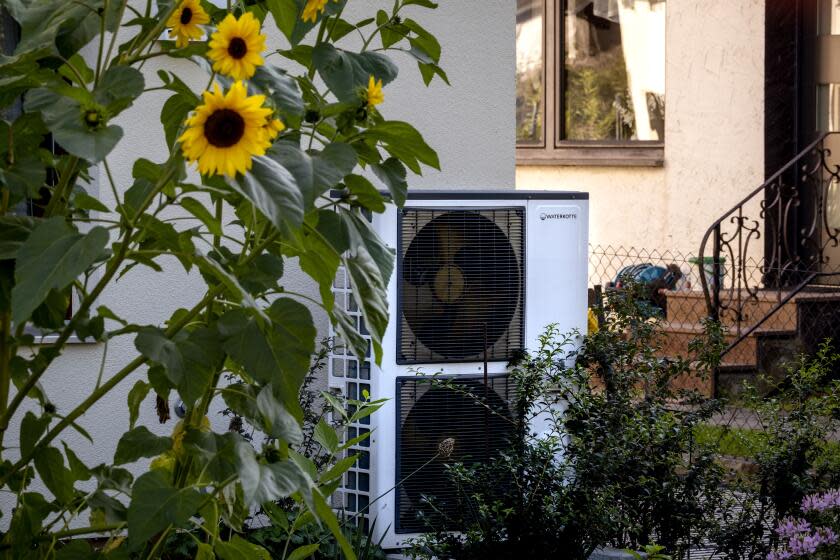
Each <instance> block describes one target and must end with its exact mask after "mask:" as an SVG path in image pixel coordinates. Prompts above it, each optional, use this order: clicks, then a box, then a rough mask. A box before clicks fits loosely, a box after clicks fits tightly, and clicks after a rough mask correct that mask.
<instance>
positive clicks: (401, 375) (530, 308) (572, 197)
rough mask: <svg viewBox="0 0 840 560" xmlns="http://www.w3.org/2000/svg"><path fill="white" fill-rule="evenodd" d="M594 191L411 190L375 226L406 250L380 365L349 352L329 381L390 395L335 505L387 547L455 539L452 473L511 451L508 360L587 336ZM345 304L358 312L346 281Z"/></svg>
mask: <svg viewBox="0 0 840 560" xmlns="http://www.w3.org/2000/svg"><path fill="white" fill-rule="evenodd" d="M587 199H588V196H587V194H586V193H576V192H555V191H514V190H496V191H486V190H481V191H479V190H466V191H455V190H452V191H429V190H419V189H418V190H412V191H409V196H408V200H407V202H406V204H405V206H404V207H403V208H397V207H395V206H391V207H389V208H388V210H387V211H386V212H385V213H384V214H379V215H375V216H373V224H374V227H375V229H376V230H377V231H378V233H379V235H380V236H381V237H382V238H383V239H384V240H385V241H386V242H387V243H388V244H389V245H390V246H391V247H393V248H394V249H395V250H396V257H397V263H396V269H395V270H396V273H395V274H394V275H393V277H392V278H391V283H390V284H389V287H388V297H389V303H390V313H391V318H390V322H389V326H388V330H387V332H386V333H385V337H384V340H383V361H382V365H381V367H377V366H375V365H374V364H372V362H371V357H370V356H353V355H352V354H351V353H349V351H348V350H346V349H345V348H342V347H341V345H338V346H337V347H336V349H335V350H334V353H333V354H332V356H331V359H330V364H329V374H330V375H329V379H330V385H331V386H332V387H334V388H337V389H340V390H341V391H343V392H345V394H346V395H347V396H349V397H350V398H361V396H362V395H364V394H366V393H365V392H367V393H369V394H370V396H371V398H373V399H381V398H384V399H388V400H387V404H386V405H385V406H383V407H382V408H381V409H380V410H379V411H377V412H376V413H375V414H374V415H373V416H372V417H369V418H365V419H362V420H361V421H360V422H359V423H358V424H357V425H354V426H352V427H351V428H350V433H348V434H347V436H348V438H353V437H355V436H356V435H358V434H361V433H364V432H366V431H372V433H371V437H370V438H369V439H368V440H366V441H364V442H363V443H362V444H360V445H359V446H357V447H356V448H355V449H353V450H351V452H352V453H355V454H358V455H359V461H358V463H357V465H356V466H355V467H354V468H353V469H352V470H351V471H350V472H348V474H347V477H346V479H345V480H344V484H343V488H342V490H341V491H340V492H339V493H337V496H338V497H339V498H338V502H337V503H336V504H335V505H336V507H339V508H342V509H344V510H345V512H346V513H347V514H349V515H353V514H359V515H360V517H364V518H366V519H367V520H372V519H376V525H375V529H376V532H377V533H378V535H376V540H379V538H380V537H384V539H383V542H382V544H383V546H384V547H385V548H399V547H401V546H404V542H405V539H406V538H409V537H412V536H417V535H418V534H419V533H423V532H425V531H427V530H429V528H430V527H434V528H435V529H443V530H458V529H459V527H457V526H455V525H454V524H453V523H452V519H454V518H455V517H457V516H456V515H455V514H457V508H458V507H459V506H458V495H457V489H456V488H454V487H453V485H452V484H451V482H450V480H449V477H448V476H447V472H446V471H447V468H446V467H447V465H448V464H452V463H455V462H461V463H467V464H470V463H476V462H483V461H485V460H487V459H489V458H491V457H492V456H493V455H495V454H496V453H498V452H499V451H500V450H503V449H504V448H505V447H506V446H508V445H511V440H512V438H513V436H514V433H513V426H514V425H515V422H514V420H515V414H516V412H515V410H514V406H513V403H514V400H515V387H514V385H513V383H512V382H511V380H510V379H509V377H508V375H507V374H508V372H509V363H510V361H511V359H513V358H515V357H517V356H518V355H520V354H521V352H523V351H524V350H526V349H530V348H534V347H535V346H536V344H537V339H538V337H539V335H540V334H541V333H542V332H543V331H544V330H545V328H546V326H548V325H549V324H552V323H555V324H557V325H558V327H559V329H560V330H561V331H562V332H570V331H572V330H574V329H577V330H578V331H580V332H585V329H586V306H587V294H586V288H587V224H588V200H587ZM334 292H335V294H336V299H337V303H338V304H339V305H345V306H346V309H347V310H348V312H349V313H351V314H353V315H357V319H356V320H357V321H359V327H360V329H361V330H362V332H364V323H363V319H362V318H361V316H359V311H358V306H357V305H356V302H355V299H354V296H353V293H352V289H351V288H350V286H349V282H348V280H347V279H346V277H345V275H344V274H343V272H342V271H339V275H338V277H337V278H336V282H335V287H334Z"/></svg>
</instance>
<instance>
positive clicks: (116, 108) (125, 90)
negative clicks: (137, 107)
mask: <svg viewBox="0 0 840 560" xmlns="http://www.w3.org/2000/svg"><path fill="white" fill-rule="evenodd" d="M145 85H146V84H145V81H144V80H143V74H142V73H141V72H140V71H139V70H137V69H136V68H132V67H130V66H111V67H110V68H108V70H107V71H106V72H105V74H103V75H102V79H101V80H100V81H99V84H98V85H97V86H96V89H95V90H94V92H93V96H94V98H95V99H96V101H97V102H99V103H101V104H102V105H105V107H106V108H107V109H108V112H109V113H110V115H111V116H114V115H116V114H118V113H120V112H121V111H123V110H124V109H126V108H127V107H129V106H131V104H132V102H133V101H134V100H135V99H136V98H137V97H139V96H140V94H141V93H143V88H144V87H145Z"/></svg>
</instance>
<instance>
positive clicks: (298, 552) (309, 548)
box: [287, 543, 321, 560]
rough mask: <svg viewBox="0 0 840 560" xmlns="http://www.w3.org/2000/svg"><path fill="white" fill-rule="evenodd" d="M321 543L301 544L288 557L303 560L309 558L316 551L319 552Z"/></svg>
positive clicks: (293, 559) (292, 559)
mask: <svg viewBox="0 0 840 560" xmlns="http://www.w3.org/2000/svg"><path fill="white" fill-rule="evenodd" d="M320 546H321V545H320V543H314V544H305V545H303V546H299V547H297V548H296V549H294V550H293V551H292V553H291V554H289V556H288V557H287V560H303V559H304V558H309V557H310V556H312V555H313V554H315V553H316V552H318V548H320Z"/></svg>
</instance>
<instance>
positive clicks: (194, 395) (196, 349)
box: [134, 327, 223, 407]
mask: <svg viewBox="0 0 840 560" xmlns="http://www.w3.org/2000/svg"><path fill="white" fill-rule="evenodd" d="M134 345H135V346H136V347H137V349H138V350H139V351H140V353H141V354H143V355H144V356H146V357H147V358H149V359H150V360H152V361H153V362H156V363H158V364H160V365H162V366H163V367H164V371H165V372H166V377H167V378H168V379H169V380H170V381H171V382H172V384H173V385H174V386H175V387H176V388H177V389H178V394H180V395H181V398H182V399H183V400H184V402H185V403H187V406H188V407H189V406H192V404H193V403H194V402H195V401H197V400H198V399H199V398H200V397H201V396H202V395H203V394H204V391H205V390H206V389H207V386H208V385H209V383H210V380H211V378H212V377H213V373H214V372H215V371H216V368H217V367H218V366H219V364H220V362H221V359H222V358H223V353H222V351H221V348H220V345H219V340H218V337H217V334H216V332H215V331H214V330H212V329H210V328H208V327H201V328H198V329H195V330H193V331H191V332H189V333H185V332H183V331H181V332H180V333H179V334H178V335H176V337H175V338H174V339H172V340H170V339H168V338H167V337H166V335H165V334H164V333H163V331H161V330H160V329H156V328H152V327H146V328H144V329H143V330H142V331H140V333H139V334H138V335H137V337H136V338H135V339H134Z"/></svg>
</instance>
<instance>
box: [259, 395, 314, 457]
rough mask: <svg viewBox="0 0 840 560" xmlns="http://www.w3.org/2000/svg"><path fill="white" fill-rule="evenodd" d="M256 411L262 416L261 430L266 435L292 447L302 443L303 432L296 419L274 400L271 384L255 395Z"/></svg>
mask: <svg viewBox="0 0 840 560" xmlns="http://www.w3.org/2000/svg"><path fill="white" fill-rule="evenodd" d="M257 410H259V412H260V415H261V416H262V419H263V426H262V428H263V431H264V432H265V433H266V435H269V436H271V437H275V438H279V439H282V440H284V441H286V442H287V443H290V444H292V445H299V444H300V443H301V442H302V441H303V431H302V430H301V428H300V423H299V422H298V419H297V418H295V417H294V416H292V415H291V414H290V413H289V411H288V410H286V407H285V406H283V404H282V403H280V402H278V401H277V399H276V398H274V393H273V389H272V386H271V384H268V385H266V386H265V387H263V388H262V390H261V391H260V393H259V395H257Z"/></svg>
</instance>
